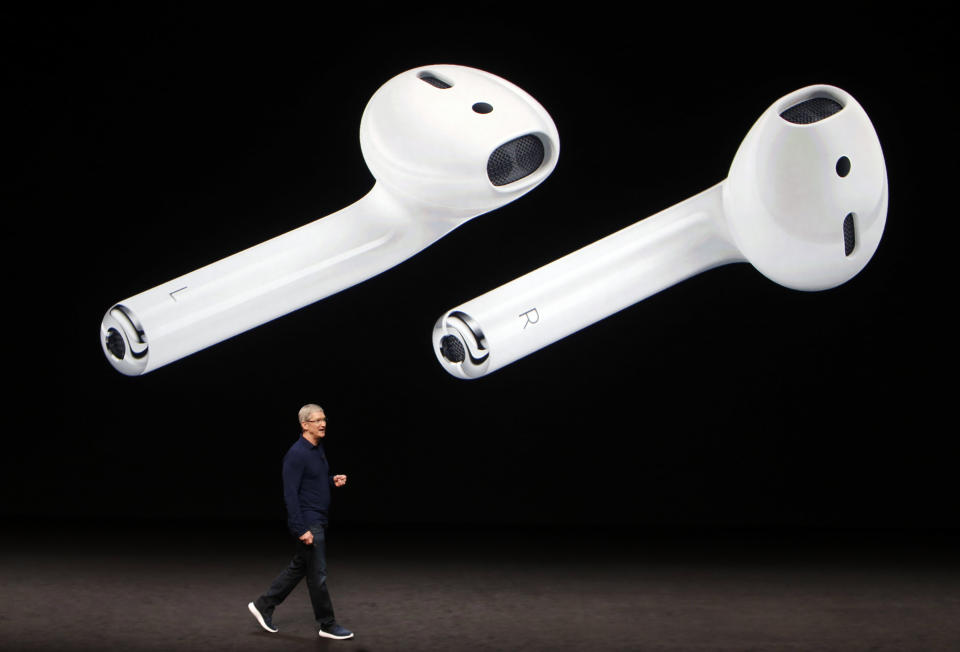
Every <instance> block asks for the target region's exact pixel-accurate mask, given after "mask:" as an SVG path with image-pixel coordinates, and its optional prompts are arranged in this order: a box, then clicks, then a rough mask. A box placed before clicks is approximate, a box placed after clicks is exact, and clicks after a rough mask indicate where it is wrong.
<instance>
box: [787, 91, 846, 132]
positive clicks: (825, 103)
mask: <svg viewBox="0 0 960 652" xmlns="http://www.w3.org/2000/svg"><path fill="white" fill-rule="evenodd" d="M842 108H843V107H842V106H840V103H839V102H837V101H836V100H831V99H830V98H829V97H814V98H812V99H809V100H806V101H804V102H800V104H794V105H793V106H791V107H790V108H789V109H787V110H786V111H784V112H783V113H781V114H780V117H781V118H783V119H784V120H786V121H787V122H792V123H793V124H795V125H808V124H811V123H814V122H819V121H820V120H823V119H824V118H829V117H830V116H832V115H833V114H834V113H837V112H838V111H839V110H840V109H842Z"/></svg>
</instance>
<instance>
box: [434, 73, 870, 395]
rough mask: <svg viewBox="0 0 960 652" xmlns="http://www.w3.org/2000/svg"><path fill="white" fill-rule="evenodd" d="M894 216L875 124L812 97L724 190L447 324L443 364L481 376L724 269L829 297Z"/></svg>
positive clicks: (454, 315) (479, 302) (759, 140)
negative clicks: (743, 266)
mask: <svg viewBox="0 0 960 652" xmlns="http://www.w3.org/2000/svg"><path fill="white" fill-rule="evenodd" d="M886 217H887V172H886V166H885V164H884V160H883V152H882V151H881V148H880V141H879V139H878V138H877V134H876V131H875V130H874V128H873V125H872V124H871V122H870V119H869V118H868V117H867V114H866V112H865V111H864V110H863V108H862V107H861V106H860V105H859V104H858V103H857V101H856V100H855V99H853V97H852V96H850V94H849V93H846V92H845V91H843V90H841V89H839V88H836V87H833V86H824V85H818V86H809V87H807V88H803V89H801V90H798V91H796V92H793V93H790V94H789V95H787V96H785V97H783V98H781V99H779V100H777V101H776V102H775V103H774V104H773V106H771V107H770V108H769V109H767V111H766V112H765V113H764V114H763V115H762V116H760V119H759V120H757V122H756V124H754V126H753V128H752V129H751V130H750V132H749V133H748V134H747V136H746V138H745V139H744V141H743V143H742V144H741V145H740V149H739V150H738V151H737V154H736V156H735V157H734V160H733V164H732V165H731V167H730V173H729V175H728V177H727V179H726V180H724V181H723V182H721V183H719V184H717V185H715V186H713V187H712V188H709V189H708V190H705V191H703V192H701V193H700V194H698V195H695V196H694V197H691V198H690V199H687V200H686V201H683V202H681V203H679V204H677V205H675V206H673V207H671V208H668V209H666V210H665V211H662V212H660V213H657V214H655V215H653V216H651V217H648V218H646V219H644V220H641V221H640V222H637V223H636V224H634V225H632V226H629V227H627V228H625V229H622V230H621V231H618V232H617V233H614V234H613V235H610V236H608V237H606V238H603V239H602V240H599V241H597V242H595V243H593V244H591V245H588V246H586V247H584V248H583V249H580V250H578V251H575V252H574V253H572V254H570V255H568V256H565V257H563V258H561V259H559V260H556V261H554V262H552V263H549V264H548V265H545V266H543V267H541V268H540V269H538V270H536V271H533V272H531V273H529V274H527V275H525V276H522V277H520V278H518V279H516V280H514V281H511V282H510V283H507V284H505V285H502V286H500V287H499V288H497V289H495V290H492V291H491V292H488V293H487V294H484V295H483V296H480V297H477V298H476V299H473V300H472V301H469V302H467V303H465V304H463V305H461V306H458V307H457V308H454V309H453V310H450V311H448V312H447V313H445V314H444V315H443V316H441V317H440V319H439V320H438V321H437V323H436V325H435V326H434V331H433V344H434V352H435V353H436V355H437V359H438V360H439V361H440V363H441V364H442V365H443V367H444V369H446V370H447V371H449V372H450V373H451V374H453V375H454V376H457V377H458V378H476V377H479V376H483V375H486V374H488V373H490V372H492V371H495V370H496V369H499V368H501V367H503V366H505V365H508V364H510V363H511V362H514V361H515V360H518V359H519V358H522V357H524V356H526V355H528V354H530V353H533V352H534V351H536V350H538V349H540V348H542V347H544V346H547V345H548V344H551V343H552V342H555V341H557V340H559V339H561V338H563V337H566V336H567V335H570V334H571V333H574V332H576V331H578V330H580V329H582V328H584V327H585V326H588V325H590V324H592V323H594V322H596V321H599V320H601V319H603V318H604V317H607V316H609V315H612V314H613V313H615V312H617V311H619V310H622V309H624V308H626V307H627V306H630V305H632V304H634V303H636V302H638V301H641V300H643V299H645V298H647V297H649V296H650V295H652V294H654V293H656V292H659V291H660V290H663V289H665V288H667V287H670V286H671V285H674V284H676V283H679V282H680V281H682V280H684V279H686V278H689V277H691V276H693V275H695V274H698V273H700V272H703V271H706V270H708V269H711V268H713V267H717V266H719V265H725V264H727V263H734V262H741V261H747V262H750V263H751V264H753V266H754V267H756V268H757V269H758V270H759V271H760V272H761V273H763V274H764V275H765V276H767V277H768V278H770V279H771V280H773V281H776V282H777V283H780V284H781V285H785V286H787V287H790V288H795V289H798V290H825V289H827V288H831V287H834V286H836V285H840V284H841V283H844V282H846V281H848V280H850V279H851V278H853V277H854V276H855V275H856V274H857V273H858V272H859V271H860V270H861V269H863V267H864V266H865V265H866V264H867V262H868V261H869V260H870V258H871V256H873V253H874V252H875V251H876V249H877V246H878V245H879V243H880V237H881V235H882V234H883V228H884V225H885V224H886Z"/></svg>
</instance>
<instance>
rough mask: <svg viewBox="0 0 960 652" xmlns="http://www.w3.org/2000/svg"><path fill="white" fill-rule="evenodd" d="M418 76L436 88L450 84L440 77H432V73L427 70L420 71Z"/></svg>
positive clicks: (447, 86)
mask: <svg viewBox="0 0 960 652" xmlns="http://www.w3.org/2000/svg"><path fill="white" fill-rule="evenodd" d="M418 77H420V79H422V80H423V81H425V82H427V83H428V84H430V85H431V86H436V87H437V88H450V86H451V84H448V83H447V82H445V81H443V80H442V79H437V78H436V77H434V76H433V75H431V74H430V73H427V72H423V73H420V74H419V75H418Z"/></svg>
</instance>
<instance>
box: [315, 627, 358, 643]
mask: <svg viewBox="0 0 960 652" xmlns="http://www.w3.org/2000/svg"><path fill="white" fill-rule="evenodd" d="M319 633H320V636H322V637H323V638H332V639H334V640H337V641H345V640H346V639H348V638H353V632H350V635H349V636H334V635H333V634H328V633H327V632H325V631H323V630H322V629H321V630H320V632H319Z"/></svg>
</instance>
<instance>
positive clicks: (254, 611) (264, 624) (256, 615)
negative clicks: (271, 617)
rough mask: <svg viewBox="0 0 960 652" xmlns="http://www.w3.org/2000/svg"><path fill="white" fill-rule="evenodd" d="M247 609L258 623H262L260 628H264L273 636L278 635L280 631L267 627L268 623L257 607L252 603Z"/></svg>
mask: <svg viewBox="0 0 960 652" xmlns="http://www.w3.org/2000/svg"><path fill="white" fill-rule="evenodd" d="M247 609H249V610H250V613H252V614H253V617H254V618H256V619H257V622H258V623H260V626H261V627H263V628H264V629H265V630H267V631H268V632H270V633H271V634H276V633H277V632H278V631H280V630H278V629H276V628H274V629H271V628H270V627H269V626H267V622H266V621H265V620H264V619H263V616H262V615H261V614H260V611H259V610H257V608H256V607H255V606H253V603H252V602H251V603H250V604H248V605H247Z"/></svg>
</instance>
